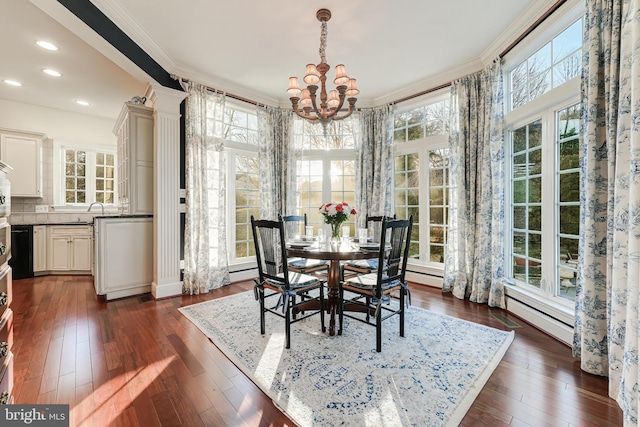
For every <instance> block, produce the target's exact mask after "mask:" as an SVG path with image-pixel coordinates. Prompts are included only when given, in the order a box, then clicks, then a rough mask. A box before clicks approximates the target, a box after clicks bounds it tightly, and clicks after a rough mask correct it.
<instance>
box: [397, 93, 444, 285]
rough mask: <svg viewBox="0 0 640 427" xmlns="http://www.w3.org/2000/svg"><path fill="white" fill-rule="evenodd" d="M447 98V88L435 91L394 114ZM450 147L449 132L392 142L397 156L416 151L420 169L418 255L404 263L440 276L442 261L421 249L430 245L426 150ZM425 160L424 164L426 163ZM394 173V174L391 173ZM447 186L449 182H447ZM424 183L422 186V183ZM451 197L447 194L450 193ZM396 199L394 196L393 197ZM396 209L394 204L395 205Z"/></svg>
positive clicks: (442, 267)
mask: <svg viewBox="0 0 640 427" xmlns="http://www.w3.org/2000/svg"><path fill="white" fill-rule="evenodd" d="M448 99H449V90H448V89H443V90H441V91H438V92H434V93H433V94H430V95H429V96H428V97H421V98H419V99H417V100H415V101H414V102H412V103H411V104H407V105H404V106H403V107H402V109H398V110H397V111H396V114H402V113H404V112H407V111H411V110H413V109H415V108H418V107H420V106H425V105H429V104H434V103H438V102H441V101H444V100H448ZM443 148H447V149H448V148H449V134H448V133H447V134H446V135H431V136H427V137H423V138H420V139H415V140H412V141H403V142H398V143H394V144H393V147H392V156H393V157H394V159H395V157H396V156H400V155H407V154H413V153H417V154H418V155H419V156H420V172H419V180H420V183H421V185H420V188H419V189H418V195H419V197H420V204H419V211H420V214H419V215H420V218H418V223H419V233H420V258H419V259H416V258H410V259H409V260H408V261H407V264H408V265H409V266H411V267H412V269H413V270H414V271H416V272H419V273H425V274H428V275H432V276H436V277H443V276H444V263H440V262H433V261H431V260H429V259H426V258H427V257H426V254H427V251H426V250H424V248H425V247H427V246H428V245H429V236H430V229H429V163H428V159H429V156H428V153H429V151H433V150H438V149H443ZM425 162H426V163H425ZM394 176H395V174H394ZM448 182H449V185H450V181H448ZM422 183H424V185H422ZM392 185H393V188H394V189H395V180H393V184H392ZM449 197H450V194H449ZM394 201H395V196H394ZM394 211H395V206H394Z"/></svg>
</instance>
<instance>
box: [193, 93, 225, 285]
mask: <svg viewBox="0 0 640 427" xmlns="http://www.w3.org/2000/svg"><path fill="white" fill-rule="evenodd" d="M183 85H184V87H185V90H186V91H187V92H188V93H189V95H188V97H187V100H186V102H187V104H186V113H185V120H186V187H187V188H186V190H187V198H186V219H185V233H184V234H185V236H184V238H185V248H184V281H183V285H182V291H183V293H187V294H199V293H206V292H208V291H209V290H211V289H215V288H219V287H221V286H223V285H228V284H229V283H230V280H229V268H228V265H227V239H226V224H225V173H226V168H225V155H224V143H223V139H222V135H223V129H222V127H223V121H222V117H223V114H224V97H223V96H220V95H217V94H214V93H212V92H210V91H208V90H207V89H206V87H204V86H202V85H200V84H197V83H193V82H188V83H183Z"/></svg>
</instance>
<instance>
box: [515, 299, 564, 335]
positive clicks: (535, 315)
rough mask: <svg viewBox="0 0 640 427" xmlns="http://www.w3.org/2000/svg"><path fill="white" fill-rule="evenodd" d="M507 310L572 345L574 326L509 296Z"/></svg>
mask: <svg viewBox="0 0 640 427" xmlns="http://www.w3.org/2000/svg"><path fill="white" fill-rule="evenodd" d="M507 311H508V312H509V313H513V314H515V315H516V316H518V317H520V318H521V319H523V320H526V321H527V322H528V323H530V324H531V325H533V326H534V327H536V328H538V329H540V330H542V331H544V332H545V333H547V334H549V335H551V336H552V337H554V338H556V339H557V340H559V341H561V342H563V343H564V344H566V345H568V346H571V345H572V343H573V328H571V327H569V326H567V325H565V324H564V323H562V322H560V321H558V320H556V319H554V318H552V317H549V316H547V315H546V314H544V313H541V312H540V311H538V310H535V309H534V308H532V307H529V306H528V305H525V304H523V303H521V302H519V301H516V300H514V299H511V298H507Z"/></svg>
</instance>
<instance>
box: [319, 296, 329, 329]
mask: <svg viewBox="0 0 640 427" xmlns="http://www.w3.org/2000/svg"><path fill="white" fill-rule="evenodd" d="M324 310H325V300H324V285H320V326H321V327H322V332H327V328H326V327H325V326H324Z"/></svg>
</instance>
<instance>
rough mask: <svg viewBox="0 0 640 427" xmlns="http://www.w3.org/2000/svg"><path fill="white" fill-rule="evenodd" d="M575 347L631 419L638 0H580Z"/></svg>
mask: <svg viewBox="0 0 640 427" xmlns="http://www.w3.org/2000/svg"><path fill="white" fill-rule="evenodd" d="M586 5H587V12H586V15H585V30H584V45H583V78H582V104H583V106H582V178H583V182H582V188H581V197H580V205H581V216H582V218H581V227H580V249H579V254H578V257H579V265H580V266H581V268H580V269H579V272H578V280H577V288H576V305H575V308H576V324H575V328H574V342H573V351H574V355H575V356H578V357H580V358H581V367H582V369H583V370H585V371H587V372H589V373H592V374H596V375H605V376H608V377H609V395H610V396H611V397H612V398H613V399H615V400H616V401H617V402H618V404H619V405H620V407H621V408H622V411H623V413H624V425H637V424H638V402H639V394H638V393H639V391H638V352H639V351H640V349H639V348H638V342H639V341H640V334H639V331H638V320H639V319H638V313H639V311H640V307H639V305H638V299H639V296H640V0H587V1H586Z"/></svg>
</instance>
